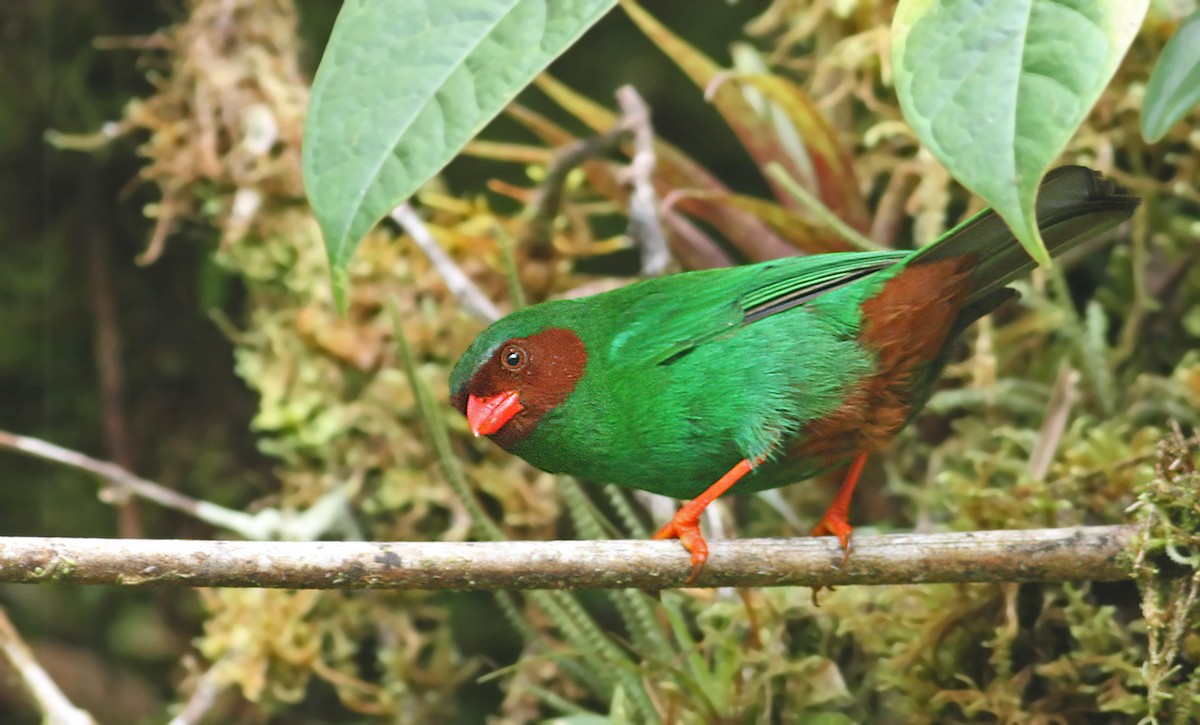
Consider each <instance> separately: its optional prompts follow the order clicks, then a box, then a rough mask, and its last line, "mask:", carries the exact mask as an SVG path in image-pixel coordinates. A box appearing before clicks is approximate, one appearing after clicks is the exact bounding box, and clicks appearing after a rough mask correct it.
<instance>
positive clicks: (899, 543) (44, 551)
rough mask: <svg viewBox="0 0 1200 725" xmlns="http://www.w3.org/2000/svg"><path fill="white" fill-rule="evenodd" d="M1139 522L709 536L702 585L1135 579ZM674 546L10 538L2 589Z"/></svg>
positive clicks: (480, 582)
mask: <svg viewBox="0 0 1200 725" xmlns="http://www.w3.org/2000/svg"><path fill="white" fill-rule="evenodd" d="M1136 528H1137V527H1135V526H1131V525H1126V526H1094V527H1084V528H1067V529H1031V530H1019V531H978V532H971V533H955V534H891V535H887V536H860V537H856V538H855V540H854V545H853V546H854V550H853V552H852V555H851V556H850V559H849V561H848V562H847V563H846V565H845V566H844V567H842V568H838V562H839V561H841V558H842V551H841V549H840V548H839V547H838V544H837V541H836V540H835V539H833V538H831V537H822V538H812V537H805V538H795V539H742V540H724V541H712V542H711V544H710V546H711V556H710V558H709V561H708V564H706V565H705V567H704V570H703V572H702V573H701V575H700V577H699V579H698V581H697V583H696V585H697V586H702V587H721V586H740V587H748V586H760V587H761V586H794V585H799V586H836V585H844V584H915V583H939V582H942V583H945V582H1056V581H1068V580H1116V579H1127V578H1129V577H1130V572H1129V568H1128V566H1127V565H1126V564H1123V563H1121V555H1122V553H1123V552H1124V551H1126V550H1127V549H1128V546H1129V543H1130V540H1131V538H1132V537H1133V536H1134V533H1135V531H1136ZM690 572H691V563H690V557H689V555H688V553H687V552H686V551H684V549H683V547H681V546H680V545H679V543H678V542H675V541H630V540H617V541H506V542H468V543H461V542H459V543H453V542H391V543H374V542H245V541H180V540H162V541H154V540H145V539H72V538H33V537H7V538H5V537H0V582H18V583H27V584H33V583H41V582H50V581H53V582H60V583H69V584H117V585H123V586H131V585H143V584H175V585H183V586H224V587H277V588H279V587H282V588H288V589H362V588H379V589H460V590H497V589H617V588H639V589H662V588H666V587H675V586H680V585H682V584H683V581H684V580H685V579H686V578H687V577H688V574H689V573H690Z"/></svg>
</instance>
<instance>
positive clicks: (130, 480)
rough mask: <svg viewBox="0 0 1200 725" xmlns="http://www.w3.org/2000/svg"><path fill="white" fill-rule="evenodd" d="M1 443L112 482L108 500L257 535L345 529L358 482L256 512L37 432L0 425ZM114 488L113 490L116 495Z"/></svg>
mask: <svg viewBox="0 0 1200 725" xmlns="http://www.w3.org/2000/svg"><path fill="white" fill-rule="evenodd" d="M0 448H8V449H11V450H14V451H17V452H19V453H24V454H25V455H28V456H33V457H34V458H41V459H43V460H46V461H53V462H55V463H61V464H63V465H65V466H68V467H70V468H74V469H77V470H80V471H84V472H86V473H91V474H93V475H96V476H99V477H100V478H101V479H103V480H105V481H107V482H108V483H109V485H110V486H111V489H112V490H110V491H101V494H100V498H101V500H104V501H106V502H108V503H112V502H113V499H115V498H118V497H120V496H124V495H131V494H132V495H134V496H139V497H141V498H144V499H146V500H147V501H153V502H154V503H157V504H159V505H160V506H164V507H166V508H169V509H173V510H175V511H180V512H183V513H185V514H187V515H189V516H193V517H195V518H197V519H199V520H201V521H204V522H205V523H208V524H211V525H212V526H215V527H217V528H220V529H225V530H226V531H232V532H233V533H235V534H237V535H239V536H241V537H243V538H246V539H254V540H257V541H266V540H270V539H275V538H284V539H293V540H297V539H298V540H311V539H316V538H319V537H320V536H322V535H324V534H325V533H326V532H328V531H330V530H334V529H336V530H341V531H347V530H349V529H351V528H352V527H351V526H350V524H349V523H348V522H349V521H350V516H349V514H348V512H349V502H350V491H351V490H352V488H353V487H354V486H356V485H357V482H351V483H349V484H347V485H346V486H343V487H342V488H338V489H335V490H333V491H330V492H329V493H328V494H326V495H325V497H324V498H323V499H321V500H319V501H317V503H315V504H313V506H311V507H309V509H308V510H306V511H303V512H300V513H291V512H283V511H280V510H279V509H274V508H270V509H263V510H262V511H259V512H257V513H255V514H248V513H245V512H243V511H235V510H233V509H228V508H225V507H224V506H218V505H216V504H215V503H209V502H208V501H201V500H198V499H194V498H191V497H190V496H184V495H183V494H181V493H178V492H176V491H172V490H171V489H169V488H167V487H166V486H163V485H162V484H158V483H155V482H154V481H148V480H146V479H144V478H141V477H140V476H137V475H135V474H133V473H130V472H129V471H127V470H125V469H124V468H122V467H121V466H118V465H117V464H115V463H110V462H109V461H101V460H99V459H96V458H92V457H91V456H87V455H84V454H82V453H80V452H78V451H73V450H70V449H69V448H63V447H62V446H56V445H54V444H53V443H48V442H46V441H43V440H41V439H38V438H31V437H29V436H22V435H17V434H15V433H9V432H7V431H2V430H0ZM114 493H115V494H116V495H115V496H114Z"/></svg>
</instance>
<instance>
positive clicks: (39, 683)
mask: <svg viewBox="0 0 1200 725" xmlns="http://www.w3.org/2000/svg"><path fill="white" fill-rule="evenodd" d="M0 659H3V660H4V661H5V662H7V663H8V666H9V667H10V668H11V669H12V671H13V673H14V674H15V675H16V679H17V680H18V681H19V682H20V683H21V686H22V687H23V688H24V690H25V692H26V693H28V695H29V697H30V698H31V699H32V700H33V702H34V703H35V705H36V706H37V709H38V711H39V712H41V714H42V722H44V723H53V725H95V722H96V721H95V720H94V719H93V718H92V716H91V715H90V714H89V713H88V712H87V711H86V710H81V709H79V708H78V707H75V705H74V704H72V703H71V701H70V700H68V699H67V696H66V695H64V694H63V692H62V690H60V689H58V685H56V684H54V680H52V679H51V678H50V675H48V674H47V673H46V671H45V670H44V669H42V666H41V665H40V664H38V661H37V659H35V658H34V656H33V652H32V651H30V649H29V645H27V644H25V642H24V640H22V639H21V635H19V634H17V630H16V628H15V627H13V625H12V622H11V621H9V619H8V615H7V614H5V612H4V610H3V609H0Z"/></svg>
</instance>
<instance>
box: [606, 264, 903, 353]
mask: <svg viewBox="0 0 1200 725" xmlns="http://www.w3.org/2000/svg"><path fill="white" fill-rule="evenodd" d="M910 254H911V252H905V251H897V252H847V253H835V254H819V255H813V256H807V257H788V258H785V259H776V260H772V261H769V262H761V263H759V264H752V265H744V266H741V267H730V268H726V269H715V270H706V271H703V272H689V273H685V274H678V275H672V276H669V277H661V278H659V279H656V280H650V281H649V282H643V283H641V284H639V285H635V286H634V287H633V288H628V289H630V292H633V291H634V290H635V289H636V290H637V293H638V294H636V295H634V294H630V295H628V299H621V295H620V292H621V291H622V290H618V291H617V292H615V293H610V294H612V295H614V298H613V299H612V303H613V304H614V305H615V306H616V307H617V308H618V310H619V312H618V314H616V315H613V321H614V322H615V323H616V324H617V326H618V329H616V330H614V334H612V336H611V340H612V343H611V346H610V351H609V356H610V360H612V361H613V363H614V364H618V365H619V364H622V363H630V362H635V361H636V362H638V363H646V362H650V363H654V364H658V365H669V364H671V363H673V362H675V361H677V360H680V359H681V358H683V357H684V356H685V355H687V354H688V353H690V352H691V351H692V350H694V349H695V348H696V347H697V346H699V345H701V344H703V343H705V342H708V341H710V340H714V339H717V338H720V337H722V336H724V335H728V334H731V333H732V332H733V331H735V330H736V329H738V328H740V327H742V326H744V325H748V324H751V323H754V322H757V321H759V320H763V319H766V318H768V317H770V316H772V315H777V314H780V313H782V312H785V311H787V310H790V309H794V308H796V307H799V306H801V305H804V304H806V303H808V302H811V301H812V300H814V299H817V298H818V297H820V296H822V295H824V294H827V293H829V292H832V291H833V290H836V289H840V288H842V287H844V286H846V285H848V284H850V283H852V282H855V281H857V280H859V279H862V278H864V277H866V276H868V275H871V274H873V273H875V272H877V271H879V270H881V269H885V268H887V267H890V266H891V265H893V264H895V263H896V262H898V261H901V260H903V259H905V258H906V257H908V256H909V255H910ZM639 288H640V289H639Z"/></svg>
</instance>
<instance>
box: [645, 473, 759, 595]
mask: <svg viewBox="0 0 1200 725" xmlns="http://www.w3.org/2000/svg"><path fill="white" fill-rule="evenodd" d="M760 462H761V460H758V461H751V460H750V459H749V458H747V459H744V460H743V461H741V462H740V463H738V464H737V465H736V466H734V467H733V468H731V469H729V471H728V472H727V473H726V474H725V475H724V476H721V478H720V479H719V480H718V481H717V482H716V483H714V484H713V485H711V486H709V487H708V489H707V490H705V491H704V493H702V494H700V495H699V496H697V497H696V498H695V499H693V500H691V501H689V502H687V503H686V504H684V505H683V507H682V508H680V509H679V511H677V512H675V517H674V518H672V519H671V520H670V521H668V522H667V525H666V526H664V527H662V528H661V529H659V530H658V533H657V534H655V535H654V538H655V539H679V541H680V542H681V543H682V544H683V548H685V549H687V550H688V551H690V552H692V573H691V574H690V575H689V576H688V578H687V579H686V580H684V582H683V583H684V584H691V583H693V582H695V581H696V577H698V576H700V570H701V569H702V568H703V567H704V562H706V561H708V542H707V541H705V540H704V534H702V533H700V514H702V513H704V509H705V508H707V507H708V505H709V504H710V503H712V502H713V501H716V500H717V497H719V496H720V495H721V494H723V493H725V492H726V491H728V490H729V489H730V487H732V486H733V484H735V483H737V482H738V481H740V480H741V478H742V476H745V475H746V474H747V473H749V472H750V471H751V470H753V469H754V467H755V466H756V465H758V464H759V463H760Z"/></svg>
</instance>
